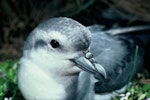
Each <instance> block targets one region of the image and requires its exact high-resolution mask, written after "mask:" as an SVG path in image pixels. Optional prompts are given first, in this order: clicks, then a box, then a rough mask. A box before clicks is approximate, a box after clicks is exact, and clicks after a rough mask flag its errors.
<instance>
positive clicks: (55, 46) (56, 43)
mask: <svg viewBox="0 0 150 100" xmlns="http://www.w3.org/2000/svg"><path fill="white" fill-rule="evenodd" d="M50 44H51V46H52V47H53V48H57V47H59V42H58V41H56V40H51V42H50Z"/></svg>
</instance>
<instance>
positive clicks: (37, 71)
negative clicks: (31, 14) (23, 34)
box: [18, 17, 144, 100]
mask: <svg viewBox="0 0 150 100" xmlns="http://www.w3.org/2000/svg"><path fill="white" fill-rule="evenodd" d="M117 32H118V31H117ZM117 32H116V33H117ZM114 33H115V32H114V30H112V31H111V30H109V31H103V30H102V29H101V28H100V27H98V28H97V27H95V26H87V27H86V26H84V25H82V24H80V23H79V22H77V21H75V20H73V19H71V18H67V17H56V18H51V19H49V20H47V21H45V22H43V23H41V24H39V25H38V26H37V27H36V28H35V29H34V30H33V31H32V32H31V33H30V34H29V36H28V37H27V39H26V41H25V44H24V48H23V56H22V57H21V59H20V67H19V69H18V87H19V89H20V91H21V93H22V95H23V97H24V98H25V99H27V100H43V99H44V100H45V99H46V100H106V99H102V97H101V94H103V93H106V95H107V93H111V92H112V91H115V90H119V89H121V88H123V87H124V86H126V84H128V81H129V78H130V76H131V74H133V76H135V74H136V73H137V71H138V70H139V69H140V67H141V66H142V63H143V56H144V52H143V51H144V49H143V47H142V44H140V42H139V43H137V42H135V40H136V38H135V37H133V36H132V35H130V34H125V35H124V34H120V33H117V34H114ZM139 41H140V40H139ZM137 45H139V49H138V51H139V52H138V53H137V57H136V59H137V62H136V63H137V64H136V65H135V69H134V67H132V66H133V64H134V52H135V49H136V47H137ZM110 95H111V96H109V99H111V97H112V94H110ZM107 100H108V99H107Z"/></svg>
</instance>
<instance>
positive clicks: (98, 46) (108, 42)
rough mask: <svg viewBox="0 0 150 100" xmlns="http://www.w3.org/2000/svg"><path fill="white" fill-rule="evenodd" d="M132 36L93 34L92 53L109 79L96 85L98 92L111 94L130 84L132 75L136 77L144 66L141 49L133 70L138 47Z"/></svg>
mask: <svg viewBox="0 0 150 100" xmlns="http://www.w3.org/2000/svg"><path fill="white" fill-rule="evenodd" d="M136 42H140V41H135V39H134V38H133V37H132V36H131V35H127V34H124V35H115V36H111V35H109V34H106V33H105V32H98V31H97V32H95V33H92V42H91V45H90V52H92V53H93V55H94V58H95V60H96V62H97V63H98V64H100V65H102V66H103V68H104V69H105V71H106V76H107V79H106V80H103V81H99V82H97V83H96V84H95V90H96V92H98V93H100V92H109V91H113V90H117V89H120V88H121V87H122V86H124V85H125V84H127V83H128V81H129V77H130V75H132V73H133V75H135V73H136V72H137V70H138V69H139V68H140V67H141V66H142V62H143V48H142V47H139V52H138V55H137V57H136V59H137V63H136V66H135V69H134V70H133V63H134V54H135V48H136V45H138V43H136Z"/></svg>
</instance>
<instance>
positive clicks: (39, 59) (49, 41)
mask: <svg viewBox="0 0 150 100" xmlns="http://www.w3.org/2000/svg"><path fill="white" fill-rule="evenodd" d="M44 32H45V31H41V30H40V31H38V32H37V33H36V34H37V35H36V37H34V38H36V41H35V42H34V47H33V48H32V49H31V50H30V51H29V52H28V50H27V52H28V53H24V54H27V56H29V55H30V57H31V59H32V61H33V62H35V63H36V64H37V65H39V66H42V69H45V70H51V71H52V72H54V73H55V74H56V73H57V74H61V75H71V74H72V75H74V74H77V73H79V72H80V71H81V69H79V68H78V67H76V66H75V64H74V63H73V62H72V61H71V60H70V59H74V58H76V57H79V56H81V55H83V51H76V50H75V46H74V45H73V40H69V39H68V38H67V37H66V36H65V35H62V34H61V33H59V32H56V31H51V32H50V33H47V32H46V33H44ZM24 52H26V51H24ZM29 53H30V54H29ZM62 69H63V70H62Z"/></svg>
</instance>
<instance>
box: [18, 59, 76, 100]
mask: <svg viewBox="0 0 150 100" xmlns="http://www.w3.org/2000/svg"><path fill="white" fill-rule="evenodd" d="M22 64H23V65H21V68H20V69H19V70H20V73H19V75H20V76H21V78H23V79H24V81H20V82H21V85H22V86H20V88H21V89H22V91H25V92H24V93H25V95H30V94H32V95H33V96H34V97H36V96H39V97H47V96H48V97H47V98H49V96H50V97H52V98H57V96H58V98H60V99H57V100H66V99H67V100H73V98H75V95H74V94H75V93H76V88H77V79H78V75H71V76H61V74H58V73H54V72H52V73H51V70H48V69H47V70H46V69H43V68H42V67H41V66H38V65H37V64H35V63H33V62H32V61H30V60H26V61H25V63H22ZM29 65H30V66H29ZM22 71H24V72H22ZM20 80H21V79H20ZM23 84H24V85H23ZM27 85H28V86H29V87H28V88H26V87H23V86H27ZM35 89H36V90H35ZM29 91H30V92H31V93H30V92H29ZM26 93H28V94H26ZM39 94H40V95H39ZM46 94H47V95H46ZM52 98H50V99H51V100H53V99H52Z"/></svg>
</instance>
